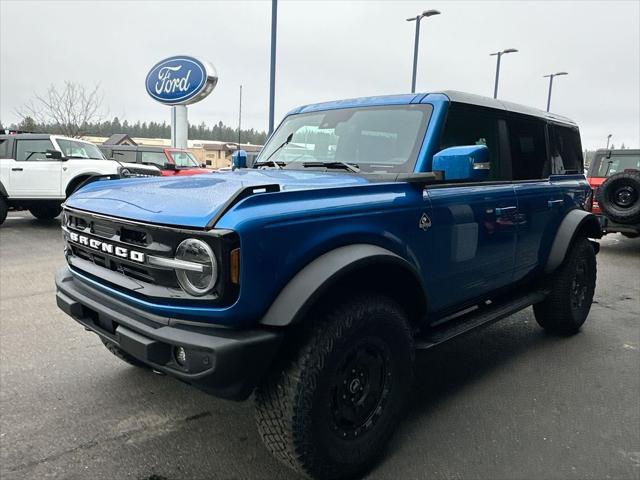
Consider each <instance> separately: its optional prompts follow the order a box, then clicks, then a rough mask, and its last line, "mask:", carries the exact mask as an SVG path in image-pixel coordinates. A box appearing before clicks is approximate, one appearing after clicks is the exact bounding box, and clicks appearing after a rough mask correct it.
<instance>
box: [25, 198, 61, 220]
mask: <svg viewBox="0 0 640 480" xmlns="http://www.w3.org/2000/svg"><path fill="white" fill-rule="evenodd" d="M29 211H30V212H31V215H33V216H34V217H36V218H37V219H38V220H53V219H54V218H56V217H57V216H58V215H60V212H62V205H60V204H59V203H56V202H51V203H43V204H41V205H34V206H33V207H31V208H30V209H29Z"/></svg>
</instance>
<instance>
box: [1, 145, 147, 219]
mask: <svg viewBox="0 0 640 480" xmlns="http://www.w3.org/2000/svg"><path fill="white" fill-rule="evenodd" d="M95 175H111V176H114V177H140V176H158V175H160V170H158V169H157V168H156V167H153V166H148V165H140V164H133V163H123V162H118V161H115V160H107V159H106V158H105V157H104V155H103V153H102V152H101V151H100V149H99V148H98V147H97V146H95V145H94V144H93V143H90V142H85V141H83V140H78V139H76V138H68V137H63V136H59V135H49V134H44V133H43V134H34V133H19V134H11V135H0V225H2V223H3V222H4V220H5V218H6V216H7V212H8V211H9V210H10V209H14V210H21V209H27V210H29V211H30V212H31V214H32V215H33V216H35V217H36V218H39V219H42V220H45V219H52V218H55V217H57V216H58V215H59V214H60V212H61V206H60V205H61V204H62V202H64V200H65V199H66V198H67V197H68V196H69V195H71V194H72V193H73V192H74V191H75V190H76V189H77V188H78V187H80V186H81V185H82V184H83V183H84V182H85V181H86V180H87V179H89V178H90V177H92V176H95Z"/></svg>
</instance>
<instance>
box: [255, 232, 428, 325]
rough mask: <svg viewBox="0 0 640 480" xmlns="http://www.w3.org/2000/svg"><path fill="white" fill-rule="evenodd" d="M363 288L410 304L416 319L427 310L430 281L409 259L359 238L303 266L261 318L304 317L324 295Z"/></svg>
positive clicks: (272, 321) (274, 321)
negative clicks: (427, 280) (357, 242)
mask: <svg viewBox="0 0 640 480" xmlns="http://www.w3.org/2000/svg"><path fill="white" fill-rule="evenodd" d="M354 286H357V288H354ZM362 289H364V290H369V291H375V292H376V293H384V294H387V295H389V296H390V297H391V298H393V299H394V300H396V301H397V302H398V303H399V304H400V305H401V306H402V307H403V308H404V309H405V310H406V313H407V315H408V316H409V320H410V321H411V322H412V323H413V322H415V321H417V320H419V319H421V318H422V316H424V314H425V313H426V310H427V298H426V293H425V288H424V284H423V282H422V280H421V278H420V276H419V274H418V272H417V271H416V269H415V268H414V267H413V266H412V265H411V264H410V263H409V262H408V261H407V260H405V259H404V258H402V257H401V256H399V255H397V254H395V253H393V252H391V251H389V250H387V249H385V248H382V247H379V246H376V245H370V244H355V245H347V246H343V247H339V248H336V249H334V250H331V251H329V252H327V253H325V254H323V255H321V256H320V257H318V258H316V259H315V260H314V261H312V262H311V263H309V264H308V265H307V266H305V267H304V268H303V269H302V270H300V271H299V272H298V273H297V274H296V275H295V276H294V277H293V278H292V279H291V280H290V281H289V282H288V283H287V285H286V286H285V287H284V288H283V289H282V290H281V291H280V293H279V294H278V296H277V297H276V299H275V300H274V301H273V303H272V304H271V306H270V307H269V309H268V310H267V313H266V314H265V315H264V317H263V318H262V319H261V321H260V323H261V324H263V325H270V326H277V327H283V326H287V325H291V324H295V323H299V322H300V321H301V320H302V319H303V318H304V316H305V314H306V313H308V312H309V311H310V310H311V309H312V308H313V307H314V306H316V305H318V304H321V303H322V302H323V299H331V298H333V299H335V298H337V297H339V296H344V294H345V292H349V291H351V292H356V291H358V290H362Z"/></svg>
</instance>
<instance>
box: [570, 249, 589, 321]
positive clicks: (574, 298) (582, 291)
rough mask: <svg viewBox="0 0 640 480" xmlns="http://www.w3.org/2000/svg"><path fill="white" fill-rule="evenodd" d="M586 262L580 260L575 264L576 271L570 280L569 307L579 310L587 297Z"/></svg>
mask: <svg viewBox="0 0 640 480" xmlns="http://www.w3.org/2000/svg"><path fill="white" fill-rule="evenodd" d="M587 288H588V283H587V262H586V261H585V260H580V261H579V262H578V264H577V265H576V273H575V275H574V277H573V281H572V282H571V308H572V309H573V310H581V309H582V307H583V306H584V304H585V299H586V297H587Z"/></svg>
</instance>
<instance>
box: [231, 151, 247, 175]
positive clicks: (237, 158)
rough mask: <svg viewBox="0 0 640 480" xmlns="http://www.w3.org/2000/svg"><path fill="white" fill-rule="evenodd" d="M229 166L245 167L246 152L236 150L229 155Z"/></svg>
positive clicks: (233, 167)
mask: <svg viewBox="0 0 640 480" xmlns="http://www.w3.org/2000/svg"><path fill="white" fill-rule="evenodd" d="M231 168H232V169H233V170H235V169H236V168H247V152H245V151H244V150H236V151H235V152H233V154H232V155H231Z"/></svg>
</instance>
